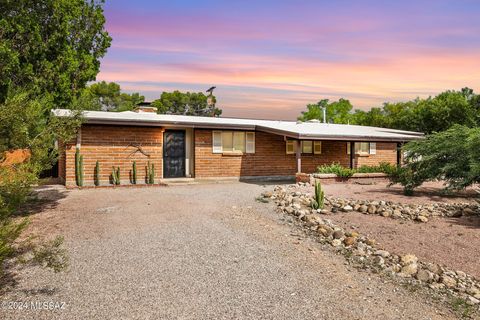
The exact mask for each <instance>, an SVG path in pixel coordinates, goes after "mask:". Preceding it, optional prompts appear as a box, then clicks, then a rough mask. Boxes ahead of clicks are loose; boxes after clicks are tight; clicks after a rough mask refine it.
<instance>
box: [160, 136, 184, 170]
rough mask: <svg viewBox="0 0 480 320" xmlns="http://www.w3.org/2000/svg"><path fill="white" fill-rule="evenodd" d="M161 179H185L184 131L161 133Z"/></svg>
mask: <svg viewBox="0 0 480 320" xmlns="http://www.w3.org/2000/svg"><path fill="white" fill-rule="evenodd" d="M163 177H164V178H179V177H185V131H182V130H166V131H165V132H164V133H163Z"/></svg>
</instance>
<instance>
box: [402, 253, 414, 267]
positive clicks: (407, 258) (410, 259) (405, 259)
mask: <svg viewBox="0 0 480 320" xmlns="http://www.w3.org/2000/svg"><path fill="white" fill-rule="evenodd" d="M417 261H418V258H417V257H416V256H415V255H413V254H406V255H404V256H402V258H401V263H402V266H406V265H409V264H416V263H417Z"/></svg>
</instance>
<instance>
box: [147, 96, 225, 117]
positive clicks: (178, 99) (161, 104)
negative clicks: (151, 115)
mask: <svg viewBox="0 0 480 320" xmlns="http://www.w3.org/2000/svg"><path fill="white" fill-rule="evenodd" d="M207 100H208V96H206V95H205V94H203V93H202V92H198V93H197V92H186V93H184V92H180V91H178V90H175V91H173V92H163V93H162V95H161V96H160V99H157V100H154V101H153V102H152V106H154V107H156V108H158V113H168V114H184V115H192V116H207V117H213V116H219V115H221V114H222V110H221V109H219V108H217V107H215V102H216V99H215V96H212V102H213V104H212V105H209V104H208V101H207Z"/></svg>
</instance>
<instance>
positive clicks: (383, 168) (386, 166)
mask: <svg viewBox="0 0 480 320" xmlns="http://www.w3.org/2000/svg"><path fill="white" fill-rule="evenodd" d="M396 172H397V167H396V166H394V165H392V164H390V163H388V162H381V163H380V164H379V165H378V166H361V167H359V168H357V169H350V168H345V167H343V166H341V165H340V164H339V163H332V164H329V165H327V164H324V165H321V166H318V167H317V173H333V174H336V175H337V176H338V177H341V178H350V177H351V176H352V175H353V174H354V173H386V174H388V175H391V174H396Z"/></svg>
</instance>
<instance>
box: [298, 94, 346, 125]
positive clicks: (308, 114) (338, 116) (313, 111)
mask: <svg viewBox="0 0 480 320" xmlns="http://www.w3.org/2000/svg"><path fill="white" fill-rule="evenodd" d="M323 108H327V109H326V116H327V119H326V122H328V123H348V122H349V121H350V119H351V113H350V112H351V111H352V108H353V107H352V104H351V103H350V101H349V100H346V99H340V100H338V101H333V102H329V100H328V99H323V100H320V101H319V102H317V103H316V104H309V105H307V111H303V112H302V114H301V116H299V117H298V120H301V121H308V120H313V119H316V120H320V121H322V122H323Z"/></svg>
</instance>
